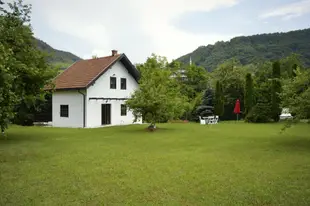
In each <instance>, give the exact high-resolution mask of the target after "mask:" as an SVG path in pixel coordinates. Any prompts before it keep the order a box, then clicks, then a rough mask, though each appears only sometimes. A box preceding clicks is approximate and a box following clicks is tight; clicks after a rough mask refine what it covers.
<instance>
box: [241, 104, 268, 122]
mask: <svg viewBox="0 0 310 206" xmlns="http://www.w3.org/2000/svg"><path fill="white" fill-rule="evenodd" d="M270 113H271V109H270V106H269V105H268V104H266V103H260V102H259V103H257V104H256V105H255V106H254V107H253V108H252V109H251V110H250V112H249V113H248V114H247V116H246V117H245V121H246V122H252V123H267V122H270Z"/></svg>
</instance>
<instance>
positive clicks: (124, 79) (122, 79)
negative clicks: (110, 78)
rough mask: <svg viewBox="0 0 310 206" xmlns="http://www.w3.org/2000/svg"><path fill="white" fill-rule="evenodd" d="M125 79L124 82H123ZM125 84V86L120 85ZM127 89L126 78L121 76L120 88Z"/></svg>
mask: <svg viewBox="0 0 310 206" xmlns="http://www.w3.org/2000/svg"><path fill="white" fill-rule="evenodd" d="M123 81H125V82H123ZM122 86H125V87H122ZM126 89H127V79H126V78H121V90H126Z"/></svg>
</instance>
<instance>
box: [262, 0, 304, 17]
mask: <svg viewBox="0 0 310 206" xmlns="http://www.w3.org/2000/svg"><path fill="white" fill-rule="evenodd" d="M309 12H310V0H303V1H299V2H294V3H290V4H286V5H283V6H281V7H279V8H276V9H273V10H271V11H268V12H266V13H263V14H262V15H260V18H263V19H266V18H270V17H282V19H283V20H289V19H292V18H295V17H299V16H302V15H304V14H306V13H309Z"/></svg>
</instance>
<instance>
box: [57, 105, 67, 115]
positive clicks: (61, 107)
mask: <svg viewBox="0 0 310 206" xmlns="http://www.w3.org/2000/svg"><path fill="white" fill-rule="evenodd" d="M63 107H65V108H66V109H64V108H63ZM59 114H60V117H69V105H68V104H61V105H60V112H59Z"/></svg>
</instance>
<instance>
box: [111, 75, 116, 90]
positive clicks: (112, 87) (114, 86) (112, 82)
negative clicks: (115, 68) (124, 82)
mask: <svg viewBox="0 0 310 206" xmlns="http://www.w3.org/2000/svg"><path fill="white" fill-rule="evenodd" d="M110 89H116V77H110Z"/></svg>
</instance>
